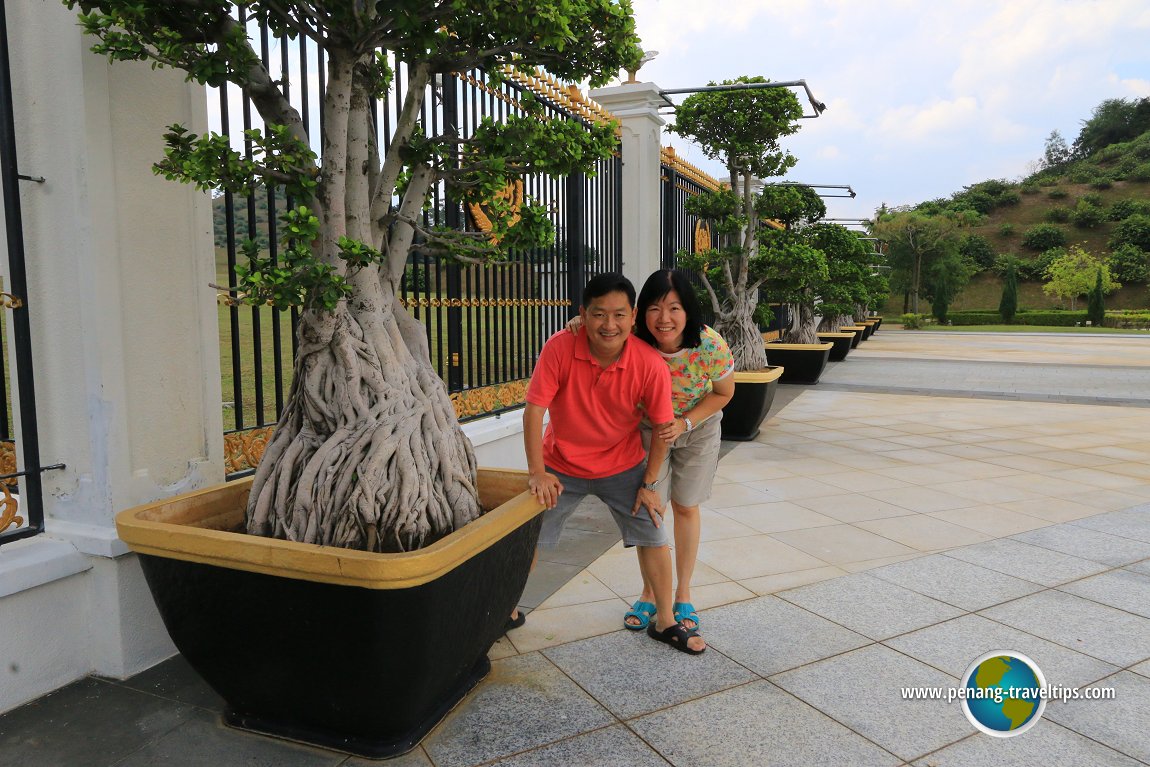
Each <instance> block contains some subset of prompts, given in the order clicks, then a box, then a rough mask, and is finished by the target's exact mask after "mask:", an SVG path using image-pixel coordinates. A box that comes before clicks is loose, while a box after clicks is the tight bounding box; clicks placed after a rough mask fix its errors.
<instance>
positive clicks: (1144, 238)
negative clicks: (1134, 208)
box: [1107, 213, 1150, 251]
mask: <svg viewBox="0 0 1150 767" xmlns="http://www.w3.org/2000/svg"><path fill="white" fill-rule="evenodd" d="M1107 244H1108V245H1109V246H1110V249H1111V250H1117V249H1118V248H1120V247H1122V246H1123V245H1133V246H1134V247H1136V248H1138V249H1139V250H1144V251H1150V216H1148V215H1145V214H1141V213H1139V214H1135V215H1133V216H1130V217H1128V218H1126V219H1124V220H1122V221H1120V222H1118V224H1117V225H1116V226H1115V227H1114V232H1113V233H1112V234H1111V235H1110V240H1109V242H1108V243H1107Z"/></svg>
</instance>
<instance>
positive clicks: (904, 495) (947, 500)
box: [866, 487, 978, 513]
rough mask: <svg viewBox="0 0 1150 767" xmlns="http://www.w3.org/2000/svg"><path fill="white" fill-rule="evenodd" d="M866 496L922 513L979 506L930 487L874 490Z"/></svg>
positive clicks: (971, 501)
mask: <svg viewBox="0 0 1150 767" xmlns="http://www.w3.org/2000/svg"><path fill="white" fill-rule="evenodd" d="M866 495H868V496H870V497H871V498H877V499H878V500H880V501H886V502H887V503H893V504H894V505H895V506H902V507H903V508H904V509H909V510H910V511H918V512H922V513H927V512H931V511H946V510H947V509H961V508H963V507H964V506H977V505H978V504H977V503H976V502H975V501H973V500H971V499H970V498H961V497H958V496H955V495H950V494H949V493H944V492H941V491H939V490H934V489H932V488H929V487H896V488H893V489H891V490H874V491H871V492H869V493H866Z"/></svg>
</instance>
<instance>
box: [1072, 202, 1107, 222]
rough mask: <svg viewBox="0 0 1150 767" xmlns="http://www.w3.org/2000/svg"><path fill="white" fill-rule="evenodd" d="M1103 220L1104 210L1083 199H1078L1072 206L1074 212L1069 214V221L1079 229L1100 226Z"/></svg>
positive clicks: (1104, 217)
mask: <svg viewBox="0 0 1150 767" xmlns="http://www.w3.org/2000/svg"><path fill="white" fill-rule="evenodd" d="M1105 220H1106V212H1105V211H1104V210H1103V209H1102V208H1100V207H1098V206H1097V205H1093V204H1091V203H1089V202H1087V201H1086V200H1085V199H1082V200H1079V201H1078V204H1077V205H1075V206H1074V212H1073V213H1071V214H1070V221H1071V223H1073V224H1074V225H1075V226H1077V227H1078V228H1079V229H1095V228H1097V227H1099V226H1101V225H1102V222H1103V221H1105Z"/></svg>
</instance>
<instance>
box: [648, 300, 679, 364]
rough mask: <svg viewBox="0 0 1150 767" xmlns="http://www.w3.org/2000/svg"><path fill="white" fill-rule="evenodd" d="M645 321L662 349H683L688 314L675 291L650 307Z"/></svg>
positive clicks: (670, 350)
mask: <svg viewBox="0 0 1150 767" xmlns="http://www.w3.org/2000/svg"><path fill="white" fill-rule="evenodd" d="M643 320H644V321H645V322H646V323H647V330H649V331H651V335H652V336H654V338H655V344H656V345H657V346H658V347H659V348H660V349H662V350H663V351H665V352H673V351H678V350H679V349H681V348H682V346H683V329H684V328H686V327H687V312H686V311H685V310H684V309H683V304H682V302H680V300H679V294H678V293H676V292H675V291H674V290H672V291H671V292H670V293H668V294H667V295H665V296H663V297H662V298H660V299H659V300H658V301H656V302H655V303H653V304H651V305H650V306H648V307H647V313H646V317H644V318H643Z"/></svg>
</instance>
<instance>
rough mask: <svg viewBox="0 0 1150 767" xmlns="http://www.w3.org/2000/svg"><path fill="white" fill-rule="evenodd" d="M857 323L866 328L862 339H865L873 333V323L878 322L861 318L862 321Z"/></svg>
mask: <svg viewBox="0 0 1150 767" xmlns="http://www.w3.org/2000/svg"><path fill="white" fill-rule="evenodd" d="M857 324H859V325H862V326H863V327H864V328H866V330H864V331H863V340H864V341H866V340H868V339H869V338H870V337H871V336H873V335H874V330H875V325H877V324H878V323H877V322H875V321H874V320H863V321H862V322H859V323H857Z"/></svg>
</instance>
